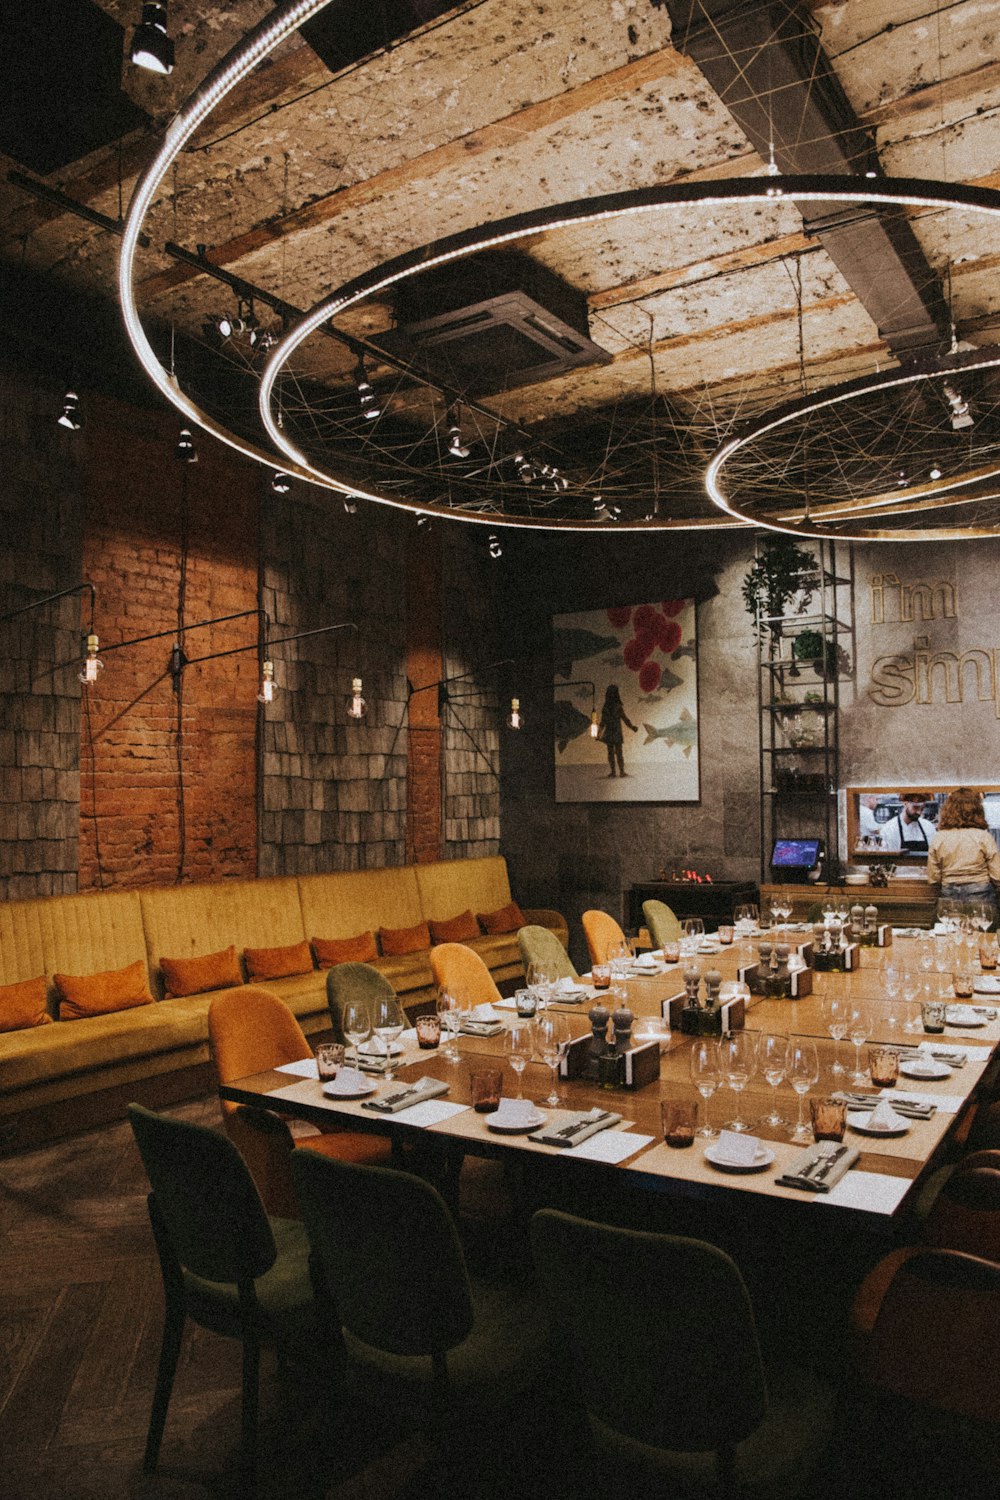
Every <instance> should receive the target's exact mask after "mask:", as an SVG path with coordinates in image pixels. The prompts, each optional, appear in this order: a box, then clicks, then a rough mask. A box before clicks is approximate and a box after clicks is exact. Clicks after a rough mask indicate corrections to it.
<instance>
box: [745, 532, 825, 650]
mask: <svg viewBox="0 0 1000 1500" xmlns="http://www.w3.org/2000/svg"><path fill="white" fill-rule="evenodd" d="M818 571H819V565H818V563H817V562H816V558H815V556H814V554H813V553H812V552H807V551H805V549H804V548H802V547H797V546H796V545H795V543H794V542H793V541H792V539H791V537H785V536H769V537H765V539H764V541H763V542H762V543H761V547H760V551H759V552H758V554H757V556H756V557H755V558H754V560H753V562H752V563H751V565H750V568H749V571H748V572H747V574H746V576H745V578H744V579H743V603H744V604H745V605H746V609H747V613H748V614H749V615H750V617H751V619H752V620H753V622H754V629H755V630H756V631H757V632H758V635H759V634H760V633H761V632H763V631H767V632H768V633H769V635H770V638H771V644H772V647H773V648H776V647H777V643H778V641H780V639H781V635H782V617H783V616H785V615H787V614H788V613H789V608H788V606H789V605H790V604H791V602H792V601H793V600H794V601H795V608H796V611H797V612H798V613H802V611H804V610H805V609H807V608H808V606H809V602H810V600H811V599H812V596H813V581H812V580H813V579H814V578H815V576H816V574H817V573H818Z"/></svg>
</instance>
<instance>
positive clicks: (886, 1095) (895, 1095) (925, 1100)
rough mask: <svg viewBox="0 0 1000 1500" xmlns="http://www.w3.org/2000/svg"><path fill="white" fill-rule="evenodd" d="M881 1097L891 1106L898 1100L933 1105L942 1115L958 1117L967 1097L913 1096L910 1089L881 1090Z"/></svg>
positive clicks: (953, 1095) (906, 1102)
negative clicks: (904, 1091) (904, 1090)
mask: <svg viewBox="0 0 1000 1500" xmlns="http://www.w3.org/2000/svg"><path fill="white" fill-rule="evenodd" d="M945 1082H947V1080H945ZM879 1097H880V1098H882V1099H888V1101H889V1103H890V1104H894V1103H895V1102H896V1100H898V1101H899V1102H900V1104H933V1105H934V1106H935V1107H936V1108H937V1109H938V1110H939V1111H940V1112H941V1113H942V1114H945V1115H957V1114H958V1111H959V1110H960V1109H961V1108H962V1105H963V1104H964V1103H965V1097H966V1096H965V1095H964V1094H911V1093H910V1091H909V1089H907V1090H906V1093H905V1094H904V1093H903V1091H902V1089H880V1090H879ZM848 1108H850V1106H848Z"/></svg>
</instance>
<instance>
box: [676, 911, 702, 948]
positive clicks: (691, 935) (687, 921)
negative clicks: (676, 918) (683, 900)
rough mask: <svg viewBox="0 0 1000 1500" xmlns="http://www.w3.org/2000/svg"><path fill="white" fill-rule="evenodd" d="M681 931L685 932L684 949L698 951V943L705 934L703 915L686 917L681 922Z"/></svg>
mask: <svg viewBox="0 0 1000 1500" xmlns="http://www.w3.org/2000/svg"><path fill="white" fill-rule="evenodd" d="M681 932H682V933H683V934H684V951H685V952H686V953H696V952H697V951H698V944H699V943H700V942H701V940H702V938H703V937H704V936H705V923H704V920H703V919H702V918H701V917H685V918H684V920H683V921H682V922H681Z"/></svg>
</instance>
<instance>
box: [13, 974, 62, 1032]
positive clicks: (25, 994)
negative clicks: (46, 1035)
mask: <svg viewBox="0 0 1000 1500" xmlns="http://www.w3.org/2000/svg"><path fill="white" fill-rule="evenodd" d="M51 1023H52V1017H51V1016H50V1015H49V1013H48V1011H47V1010H46V1008H45V975H44V974H40V975H39V977H38V978H37V979H23V980H21V982H20V983H19V984H3V985H0V1031H28V1030H30V1029H31V1028H32V1027H34V1026H49V1025H51Z"/></svg>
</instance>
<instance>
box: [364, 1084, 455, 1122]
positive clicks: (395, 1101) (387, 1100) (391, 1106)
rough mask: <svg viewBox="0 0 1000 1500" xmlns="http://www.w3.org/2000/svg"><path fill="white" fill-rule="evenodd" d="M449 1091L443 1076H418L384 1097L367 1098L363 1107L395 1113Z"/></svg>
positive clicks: (390, 1113) (380, 1112) (386, 1113)
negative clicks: (414, 1080)
mask: <svg viewBox="0 0 1000 1500" xmlns="http://www.w3.org/2000/svg"><path fill="white" fill-rule="evenodd" d="M447 1092H448V1085H447V1083H445V1082H444V1080H443V1079H441V1078H418V1079H417V1081H416V1083H410V1084H407V1085H406V1087H405V1088H401V1089H396V1090H395V1092H394V1093H391V1094H386V1095H385V1096H384V1098H382V1099H366V1100H365V1102H364V1104H362V1106H361V1108H362V1109H373V1110H375V1112H376V1113H377V1114H380V1115H394V1114H396V1113H397V1112H398V1111H399V1110H401V1109H409V1108H410V1105H411V1104H422V1103H423V1101H424V1100H425V1099H436V1098H437V1096H438V1095H439V1094H446V1093H447Z"/></svg>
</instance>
